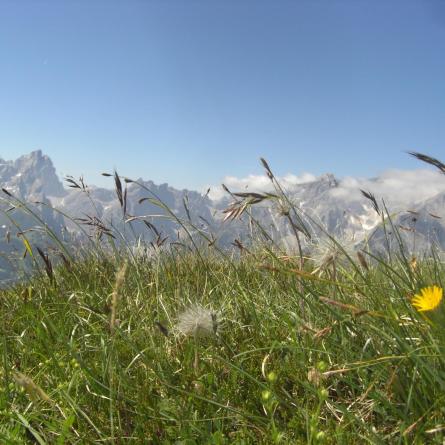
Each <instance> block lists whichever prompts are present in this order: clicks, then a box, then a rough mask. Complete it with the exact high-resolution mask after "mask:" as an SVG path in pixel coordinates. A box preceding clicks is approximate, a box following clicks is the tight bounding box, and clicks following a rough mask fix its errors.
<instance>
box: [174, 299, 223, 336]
mask: <svg viewBox="0 0 445 445" xmlns="http://www.w3.org/2000/svg"><path fill="white" fill-rule="evenodd" d="M217 317H218V315H217V314H216V313H215V312H212V311H210V310H208V309H205V308H203V307H202V306H199V305H195V306H192V307H190V308H188V309H186V310H185V311H184V312H182V313H181V314H180V315H179V317H178V324H177V325H176V327H177V329H178V330H179V332H181V333H182V334H183V335H190V336H195V337H206V336H210V335H216V333H217V331H218V327H219V326H218V318H217Z"/></svg>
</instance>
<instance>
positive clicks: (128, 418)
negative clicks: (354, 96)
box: [0, 158, 445, 445]
mask: <svg viewBox="0 0 445 445" xmlns="http://www.w3.org/2000/svg"><path fill="white" fill-rule="evenodd" d="M429 159H431V158H429ZM263 165H264V166H265V168H266V173H267V174H268V176H269V178H270V179H271V181H272V182H273V184H274V186H275V193H273V194H269V195H262V194H253V193H247V194H246V193H245V194H232V196H233V197H234V199H235V201H234V204H233V205H232V206H231V207H230V208H228V209H227V212H226V215H227V219H228V220H230V218H240V217H242V218H246V219H249V218H250V219H251V220H250V222H251V223H253V224H256V223H257V222H255V221H253V222H252V219H253V217H252V215H251V213H250V209H251V207H252V206H254V205H257V204H259V203H261V202H263V201H267V200H274V201H275V202H276V203H277V206H278V208H279V211H280V212H281V213H280V214H281V216H282V217H283V218H287V219H288V222H289V228H290V230H292V231H293V232H294V234H295V237H296V239H297V241H298V243H297V250H296V252H295V253H294V254H289V253H286V252H282V251H280V249H278V248H277V247H276V246H273V245H271V244H270V243H269V242H268V239H267V236H266V234H263V235H264V236H263V238H262V239H258V240H257V242H256V243H252V244H250V245H243V244H242V243H241V242H239V241H237V242H235V247H234V250H235V251H236V252H235V251H222V250H220V249H217V248H216V247H215V243H212V241H211V240H210V241H209V239H207V238H206V243H205V244H204V243H200V244H199V245H198V243H197V242H194V243H192V239H191V240H190V244H189V245H185V244H184V245H173V244H171V245H170V244H169V243H168V240H164V241H161V240H160V239H159V238H158V240H157V241H158V242H157V243H156V242H153V243H152V244H149V243H147V244H142V243H140V244H139V245H138V248H137V249H134V247H132V246H130V245H129V244H127V243H125V242H121V243H118V242H117V241H116V239H117V237H116V239H115V238H113V237H112V236H111V235H112V232H110V233H99V234H98V233H97V231H96V232H95V233H94V234H93V235H92V236H94V237H95V240H94V242H93V243H92V244H91V245H92V246H96V248H93V247H91V248H90V249H89V250H88V251H82V253H79V254H78V255H77V256H76V255H72V257H71V258H69V257H68V255H64V256H63V261H60V262H59V263H57V264H56V262H55V261H54V260H51V257H50V255H49V254H48V253H47V252H43V251H42V250H40V252H39V251H38V250H37V246H33V244H32V242H29V243H28V245H27V244H26V243H25V241H23V242H24V248H25V249H26V251H27V252H28V256H30V255H32V256H33V258H34V259H35V261H36V263H38V264H39V265H40V267H41V269H42V272H41V273H39V274H37V275H35V276H34V277H33V278H32V279H30V280H29V281H27V282H21V283H18V284H16V285H14V286H12V287H10V288H7V289H4V290H2V291H1V294H0V319H1V325H0V334H1V338H0V342H1V343H0V345H1V346H0V348H1V349H0V351H1V354H0V360H1V366H0V442H1V443H5V444H21V443H39V444H83V443H115V444H123V443H154V444H201V443H203V444H215V445H216V444H259V443H264V444H277V443H280V444H306V443H308V444H363V443H370V444H380V443H381V444H384V443H389V444H413V443H418V444H423V443H433V444H434V443H437V444H442V443H443V440H444V437H445V354H444V352H445V351H444V348H445V328H444V322H445V308H444V305H443V301H442V289H443V287H444V285H445V283H444V281H445V273H444V264H443V262H442V260H441V257H440V255H439V253H440V252H439V253H437V252H436V251H435V250H431V252H429V253H428V255H425V256H424V257H416V258H414V257H412V256H411V255H408V254H407V252H406V250H405V249H404V246H403V244H402V243H401V244H400V245H399V246H398V248H397V249H395V250H394V251H392V252H386V253H385V255H375V254H373V253H372V252H370V251H366V250H360V251H359V252H351V251H350V250H349V249H346V248H343V247H342V246H341V245H340V244H338V243H337V242H336V240H334V239H330V241H331V242H330V243H329V246H326V247H325V250H324V252H323V255H321V256H319V257H318V258H317V260H316V261H313V258H311V254H310V251H307V250H306V249H305V238H306V237H307V236H309V235H310V234H309V233H308V229H307V227H308V226H307V225H306V224H305V217H304V215H302V214H301V213H300V212H299V210H298V208H296V207H295V206H294V204H293V203H292V201H291V200H290V199H289V198H288V197H287V195H286V193H285V191H284V190H282V189H281V188H280V187H279V184H278V182H277V181H276V179H275V177H274V176H273V173H272V172H271V170H270V168H269V166H268V165H267V163H265V161H264V163H263ZM440 165H442V166H443V164H440ZM116 178H117V181H116V187H117V191H118V198H119V190H118V189H119V184H121V183H120V180H119V178H118V177H117V175H116ZM368 195H369V196H368V197H369V199H371V200H374V201H373V202H374V204H375V205H376V211H378V212H380V215H381V219H382V224H387V225H389V226H390V225H391V219H390V217H389V215H388V213H387V212H385V210H384V206H382V205H381V204H380V203H379V202H378V200H377V199H376V198H374V197H373V196H372V195H370V194H368ZM120 199H121V200H122V205H124V202H123V201H124V194H123V193H122V190H121V194H120ZM153 199H155V198H153ZM159 204H160V206H162V203H159ZM172 218H173V216H172ZM176 222H177V223H179V224H183V225H184V228H185V229H187V230H188V232H187V233H191V229H190V223H189V222H187V221H186V222H183V221H176ZM227 223H228V224H230V221H227ZM258 224H259V222H258ZM104 227H105V222H104ZM96 228H97V227H96ZM392 229H393V230H394V231H395V232H397V227H392ZM99 235H100V237H101V238H102V241H100V240H99ZM198 236H199V233H198ZM326 236H327V237H329V234H326ZM107 243H109V245H110V246H111V247H110V248H107V249H105V248H103V245H104V244H107ZM101 246H102V247H101ZM432 286H436V287H435V288H432ZM416 295H417V296H416Z"/></svg>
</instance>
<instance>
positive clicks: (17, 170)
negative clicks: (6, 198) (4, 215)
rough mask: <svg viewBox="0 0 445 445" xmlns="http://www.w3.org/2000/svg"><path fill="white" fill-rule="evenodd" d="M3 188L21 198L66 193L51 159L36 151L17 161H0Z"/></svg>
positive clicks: (0, 178) (0, 176) (0, 177)
mask: <svg viewBox="0 0 445 445" xmlns="http://www.w3.org/2000/svg"><path fill="white" fill-rule="evenodd" d="M0 180H1V182H2V186H3V187H6V188H7V189H11V191H12V192H13V193H16V194H17V195H19V196H23V197H25V196H30V195H32V196H63V195H64V194H65V193H66V192H65V189H64V188H63V184H62V182H61V181H60V180H59V178H58V176H57V174H56V169H55V168H54V165H53V163H52V161H51V159H50V158H49V157H48V156H46V155H44V154H43V153H42V151H41V150H35V151H33V152H31V153H29V154H27V155H24V156H21V157H19V158H18V159H16V160H15V161H0Z"/></svg>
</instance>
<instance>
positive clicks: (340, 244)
mask: <svg viewBox="0 0 445 445" xmlns="http://www.w3.org/2000/svg"><path fill="white" fill-rule="evenodd" d="M355 251H356V250H355V242H354V240H349V239H341V240H338V241H337V240H336V241H334V240H333V239H332V238H329V237H324V238H319V239H318V240H317V241H316V242H315V243H314V245H313V246H312V249H311V260H312V261H313V263H314V265H315V266H316V267H317V268H320V269H323V268H325V267H328V266H330V265H331V264H333V263H336V264H337V263H339V262H346V261H345V260H346V259H347V257H348V256H349V257H351V258H353V256H354V254H355Z"/></svg>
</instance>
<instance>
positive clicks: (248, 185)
mask: <svg viewBox="0 0 445 445" xmlns="http://www.w3.org/2000/svg"><path fill="white" fill-rule="evenodd" d="M316 179H317V177H316V176H315V175H313V174H311V173H302V174H301V175H294V174H290V173H289V174H287V175H285V176H282V177H281V178H278V180H279V182H280V184H281V185H282V186H283V187H284V188H285V189H286V190H288V191H292V189H293V188H295V187H296V186H298V185H299V184H304V183H307V182H312V181H315V180H316ZM222 182H223V183H224V184H225V185H226V186H227V187H228V188H229V189H230V190H231V191H235V192H239V191H251V192H260V193H261V192H270V191H272V190H273V187H272V184H271V182H270V179H269V178H268V177H267V176H266V175H248V176H246V177H244V178H237V177H235V176H226V177H225V178H224V179H223V181H222ZM360 189H362V190H365V191H369V192H371V193H373V194H374V195H375V197H376V198H377V199H378V200H380V199H382V198H383V199H385V201H386V202H387V203H388V204H390V205H396V204H397V205H402V206H406V205H409V204H412V203H414V202H419V201H422V200H426V199H428V198H431V197H433V196H435V195H436V194H438V193H441V192H445V175H444V174H442V173H440V172H439V171H436V170H427V169H419V170H395V169H392V170H385V171H384V172H382V173H381V174H380V175H379V176H378V177H376V178H372V179H370V178H358V177H353V176H347V177H344V178H342V179H340V180H339V185H338V187H336V188H335V189H333V190H332V192H331V193H332V194H333V196H334V197H339V198H344V199H351V200H356V199H361V192H360ZM223 196H226V193H225V192H224V190H223V189H222V187H221V186H214V187H211V190H210V193H209V197H210V198H211V199H213V200H219V199H221V198H222V197H223Z"/></svg>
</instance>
